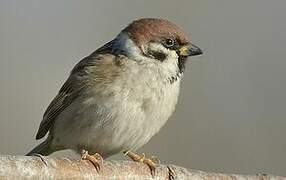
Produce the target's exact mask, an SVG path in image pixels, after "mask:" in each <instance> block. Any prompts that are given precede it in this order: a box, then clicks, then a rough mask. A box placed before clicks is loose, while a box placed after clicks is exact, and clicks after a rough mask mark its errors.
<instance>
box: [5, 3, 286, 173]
mask: <svg viewBox="0 0 286 180" xmlns="http://www.w3.org/2000/svg"><path fill="white" fill-rule="evenodd" d="M285 7H286V1H285V0H273V1H269V0H240V1H237V0H216V1H214V0H185V1H183V0H181V1H175V0H161V1H159V0H158V1H142V0H140V1H139V0H129V1H104V2H103V1H101V2H98V1H92V0H84V1H77V0H66V1H64V0H49V1H43V0H26V1H21V0H18V1H16V0H1V1H0V100H1V101H0V119H1V121H0V141H1V145H0V153H1V154H24V153H26V152H27V151H29V150H30V149H31V148H32V147H33V146H34V145H36V144H37V143H38V142H37V141H36V140H34V137H35V133H36V131H37V128H38V125H39V123H40V120H41V117H42V114H43V112H44V110H45V108H46V107H47V106H48V104H49V102H50V101H51V99H52V98H53V97H54V96H55V95H56V93H57V91H58V89H59V88H60V86H61V85H62V83H63V82H64V81H65V79H66V78H67V76H68V73H69V71H70V70H71V68H72V67H73V66H74V65H75V63H76V62H77V61H79V60H80V59H81V58H83V57H84V56H86V55H88V54H89V53H91V52H92V51H93V50H95V49H96V48H97V47H99V46H100V45H102V44H104V43H105V42H107V41H108V40H111V39H112V38H113V37H114V36H115V35H117V33H119V31H120V30H121V29H122V28H123V27H124V26H125V25H127V24H128V23H129V22H131V21H132V20H133V19H136V18H139V17H162V18H166V19H169V20H171V21H173V22H175V23H176V24H178V25H180V26H181V27H182V28H183V29H184V30H185V31H186V33H187V34H189V36H190V37H191V39H192V40H193V42H194V43H196V44H197V45H199V46H200V47H201V48H202V49H204V52H205V54H204V56H201V57H195V58H193V59H192V60H191V61H189V64H188V65H187V69H186V73H185V77H184V80H183V85H182V93H181V96H180V101H179V104H178V106H177V110H176V112H175V114H174V115H173V116H172V118H171V119H170V121H169V122H168V124H167V125H166V126H165V127H164V128H163V129H162V131H161V132H160V133H159V134H158V135H156V136H155V137H154V138H153V139H152V140H151V141H150V142H149V143H148V144H147V145H146V146H144V147H143V148H142V149H140V152H146V153H147V154H150V155H156V156H158V157H160V159H161V161H162V162H163V163H174V164H177V165H182V166H185V167H189V168H194V169H201V170H211V171H221V172H236V173H257V172H262V171H265V172H269V173H276V174H280V175H286V165H285V162H286V156H285V152H286V141H285V135H286V132H285V126H286V118H285V117H286V108H285V107H286V95H285V92H286V61H285V57H286V48H285V47H286V23H285V18H286V12H285ZM64 154H65V155H67V153H64ZM68 154H70V153H68ZM56 155H60V154H56ZM119 157H122V156H119Z"/></svg>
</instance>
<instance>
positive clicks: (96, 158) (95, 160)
mask: <svg viewBox="0 0 286 180" xmlns="http://www.w3.org/2000/svg"><path fill="white" fill-rule="evenodd" d="M81 159H82V160H88V161H89V162H91V163H92V165H93V166H94V167H95V169H96V171H97V172H98V173H99V171H100V168H101V165H102V163H103V158H102V156H101V155H100V154H99V153H95V154H93V155H90V154H88V151H86V150H82V151H81Z"/></svg>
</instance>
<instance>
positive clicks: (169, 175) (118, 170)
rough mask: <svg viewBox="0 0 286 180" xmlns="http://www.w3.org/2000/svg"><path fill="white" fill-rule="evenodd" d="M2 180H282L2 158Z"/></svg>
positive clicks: (164, 167) (125, 165) (119, 164)
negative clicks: (151, 172)
mask: <svg viewBox="0 0 286 180" xmlns="http://www.w3.org/2000/svg"><path fill="white" fill-rule="evenodd" d="M0 179H168V180H169V179H204V180H208V179H233V180H235V179H239V180H243V179H247V180H254V179H257V180H258V179H260V180H267V179H269V180H270V179H271V180H272V179H278V180H280V179H281V180H282V179H285V177H280V176H274V175H266V174H260V175H252V176H250V175H236V174H220V173H208V172H203V171H197V170H188V169H185V168H182V167H178V166H175V165H158V168H156V175H155V177H154V178H152V176H151V174H150V170H149V168H148V167H147V166H145V165H144V164H142V163H135V162H131V161H104V162H103V165H102V167H101V170H100V172H99V173H97V171H96V170H95V168H94V167H93V165H92V164H91V163H90V162H88V161H81V160H74V159H67V158H52V157H46V156H44V157H38V156H33V157H31V156H30V157H28V156H9V155H5V156H0Z"/></svg>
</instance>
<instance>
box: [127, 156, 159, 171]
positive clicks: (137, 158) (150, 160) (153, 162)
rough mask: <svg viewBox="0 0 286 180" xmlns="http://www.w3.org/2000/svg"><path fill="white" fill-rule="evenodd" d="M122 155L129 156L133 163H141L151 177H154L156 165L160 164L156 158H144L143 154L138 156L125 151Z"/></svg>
mask: <svg viewBox="0 0 286 180" xmlns="http://www.w3.org/2000/svg"><path fill="white" fill-rule="evenodd" d="M124 154H125V155H127V156H129V157H130V158H131V159H132V160H133V161H135V162H141V163H144V164H146V165H147V166H148V167H149V169H150V171H151V175H152V176H153V177H154V176H155V172H156V163H158V162H160V161H159V160H158V159H157V158H154V157H152V158H146V157H145V154H144V153H143V154H142V155H138V154H136V153H133V152H130V151H125V152H124Z"/></svg>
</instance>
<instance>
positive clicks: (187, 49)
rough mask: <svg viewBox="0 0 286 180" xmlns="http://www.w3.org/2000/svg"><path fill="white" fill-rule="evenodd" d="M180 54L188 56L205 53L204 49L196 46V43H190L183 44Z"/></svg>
mask: <svg viewBox="0 0 286 180" xmlns="http://www.w3.org/2000/svg"><path fill="white" fill-rule="evenodd" d="M179 54H180V56H185V57H188V56H196V55H200V54H203V51H202V50H201V49H200V48H199V47H198V46H195V45H194V44H189V45H185V46H182V47H181V48H180V49H179Z"/></svg>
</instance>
